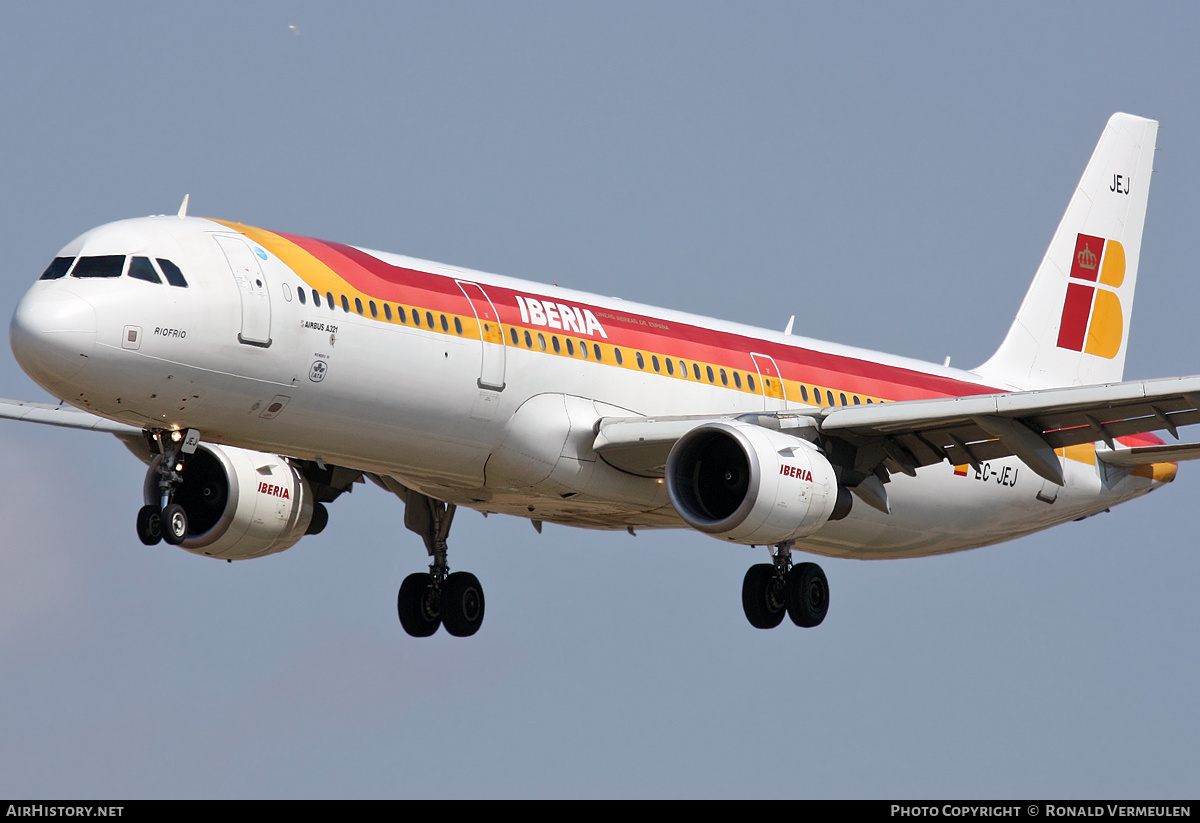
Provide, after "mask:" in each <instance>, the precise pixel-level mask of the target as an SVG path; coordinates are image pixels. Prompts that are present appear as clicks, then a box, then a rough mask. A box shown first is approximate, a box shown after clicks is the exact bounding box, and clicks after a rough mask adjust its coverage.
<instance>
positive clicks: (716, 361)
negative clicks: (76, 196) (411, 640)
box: [12, 217, 1173, 558]
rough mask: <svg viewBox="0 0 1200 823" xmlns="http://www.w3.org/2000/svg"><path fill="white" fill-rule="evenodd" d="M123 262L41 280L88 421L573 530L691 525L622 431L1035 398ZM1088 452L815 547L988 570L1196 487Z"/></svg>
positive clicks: (367, 276)
mask: <svg viewBox="0 0 1200 823" xmlns="http://www.w3.org/2000/svg"><path fill="white" fill-rule="evenodd" d="M105 255H110V256H120V255H124V256H126V257H127V260H126V263H125V267H126V268H125V273H122V274H121V275H120V276H108V277H87V278H81V277H76V276H62V277H58V278H56V279H45V280H40V281H39V282H38V283H36V284H35V285H34V286H33V288H31V289H30V291H29V293H28V294H27V295H26V296H25V298H24V299H23V300H22V302H21V304H20V306H19V307H18V309H17V311H16V314H15V316H14V319H13V326H12V342H13V348H14V351H15V353H16V355H17V357H18V359H19V360H20V362H21V365H22V366H23V367H24V368H25V370H26V371H27V372H28V373H29V374H30V375H31V376H32V377H33V378H34V379H35V380H37V381H38V382H39V383H40V384H41V385H42V386H43V387H45V388H46V389H47V390H48V391H50V392H52V393H53V394H55V395H56V396H58V397H60V398H62V399H63V400H65V401H67V402H68V403H71V404H73V405H75V406H78V407H80V408H84V409H87V410H89V411H91V412H94V413H96V414H98V415H101V416H103V417H106V418H110V419H113V420H118V421H121V422H125V423H129V424H131V425H134V426H137V427H144V428H156V429H187V428H194V429H198V430H199V431H200V432H202V435H203V438H204V440H205V441H208V442H212V443H218V444H227V445H232V446H238V447H242V448H247V449H254V450H258V451H263V452H272V453H278V454H280V455H284V456H287V457H293V458H302V459H309V460H317V459H319V460H321V461H323V462H324V463H327V464H332V465H341V466H345V467H348V468H353V469H357V470H362V471H366V472H370V473H373V474H376V475H380V476H388V477H393V478H395V479H397V480H399V481H400V482H401V483H403V484H404V485H405V486H408V487H409V488H413V489H416V490H418V491H420V492H422V493H424V494H426V495H428V496H430V497H434V498H437V499H442V500H446V501H449V502H454V503H457V504H459V505H466V506H469V507H472V508H475V509H479V510H481V511H489V512H504V513H509V514H514V515H517V516H522V517H527V518H531V519H535V520H545V521H551V522H561V523H565V524H568V525H577V526H586V527H596V528H621V529H624V528H626V527H629V526H646V527H681V526H683V525H684V523H683V521H682V520H680V518H679V516H678V515H677V514H676V512H675V510H674V508H673V507H672V505H671V502H670V500H669V499H668V496H667V493H666V490H665V488H664V484H663V483H662V481H661V478H660V477H653V476H650V477H641V476H635V475H633V474H629V473H626V472H623V471H619V470H618V469H616V468H614V467H612V466H610V465H609V464H607V463H606V462H604V460H603V459H602V458H600V457H599V456H598V455H597V454H596V453H595V452H594V451H593V450H592V443H593V441H594V439H595V435H596V430H595V426H596V424H597V421H598V420H599V419H600V418H614V417H633V416H651V417H657V416H668V415H704V414H729V413H736V412H755V411H764V410H766V411H772V410H778V409H782V408H785V407H786V408H810V407H821V406H829V405H851V404H856V403H866V402H868V401H869V402H884V401H891V400H909V399H920V398H925V397H942V396H956V395H966V394H981V393H988V392H993V391H997V390H1006V389H1012V388H1017V387H1013V386H989V385H986V384H984V383H983V382H982V380H981V378H980V377H979V376H978V375H976V374H973V373H971V372H965V371H960V370H955V369H949V368H943V367H939V366H936V365H931V364H927V363H920V362H916V361H912V360H907V359H904V358H898V357H892V356H887V355H880V354H876V353H872V352H866V351H862V350H858V349H853V348H850V347H845V346H838V345H834V344H828V343H821V342H818V341H814V340H809V339H805V338H801V337H793V336H790V335H782V334H779V333H773V332H767V331H763V330H760V329H753V328H749V327H744V326H739V325H735V324H730V323H723V322H720V321H714V320H709V319H707V318H700V317H694V316H689V315H685V314H681V313H678V312H670V311H665V310H659V309H654V308H650V307H646V306H641V305H637V304H632V303H625V302H623V301H620V300H615V299H609V298H601V297H597V296H595V295H590V294H585V293H581V292H575V291H571V290H568V289H560V288H557V287H550V286H543V285H538V284H533V283H527V282H523V281H518V280H514V279H511V278H506V277H501V276H496V275H488V274H483V273H479V272H474V271H466V270H460V269H455V268H452V267H448V266H444V265H440V264H435V263H429V262H427V261H419V260H414V259H411V258H406V257H401V256H397V255H389V254H383V253H379V252H364V251H362V250H358V249H349V247H340V246H337V245H336V244H322V243H320V242H319V241H312V240H310V239H308V238H294V237H290V236H287V235H279V234H274V233H271V232H264V231H262V230H259V229H252V228H250V227H243V226H236V227H235V226H233V225H231V224H224V223H219V222H215V221H209V220H203V219H199V218H178V217H156V218H142V219H136V220H128V221H123V222H120V223H114V224H110V225H108V226H103V227H101V228H99V229H95V230H93V231H91V232H89V233H87V234H85V235H83V236H82V237H81V238H79V239H78V240H76V241H74V242H73V243H72V244H70V245H69V246H67V247H66V248H65V249H64V250H63V251H62V252H61V253H60V257H78V256H84V257H100V256H105ZM136 257H142V258H145V259H148V260H156V261H162V260H165V261H171V262H173V263H174V264H175V265H177V266H178V269H179V270H180V271H181V272H182V274H183V276H184V277H185V278H186V281H187V286H186V287H183V286H178V285H171V284H169V283H165V282H163V283H154V282H148V281H146V280H142V279H136V278H134V277H131V276H130V274H129V273H128V270H129V268H130V266H131V265H132V264H131V263H130V262H129V261H130V260H132V259H133V258H136ZM164 265H165V264H162V263H160V264H159V270H160V272H162V271H164ZM302 297H303V300H302V299H301V298H302ZM330 297H332V298H333V305H332V306H330V305H329V302H330V301H329V298H330ZM314 298H315V299H314ZM318 299H319V301H320V304H319V305H318V304H317V303H316V300H318ZM356 300H357V301H358V303H357V304H356V302H355V301H356ZM343 306H346V307H347V308H343ZM414 314H416V315H417V320H418V321H419V322H414V316H413V315H414ZM401 316H403V318H404V319H403V321H402V320H401ZM431 322H432V327H431ZM584 347H586V357H585V356H584V353H583V352H582V351H581V349H582V348H584ZM618 353H619V357H620V362H619V363H618ZM597 355H599V357H597ZM668 363H669V364H670V366H669V368H668ZM710 369H711V370H712V371H711V372H710V371H709V370H710ZM1066 452H1067V453H1066V454H1065V457H1066V459H1065V460H1064V461H1063V470H1064V476H1065V479H1066V485H1065V486H1063V487H1061V488H1060V487H1058V486H1056V485H1054V484H1052V483H1049V482H1048V481H1046V480H1044V479H1043V478H1042V477H1040V476H1038V475H1037V474H1035V473H1034V472H1033V471H1031V470H1030V469H1028V468H1027V467H1026V466H1025V465H1024V464H1022V463H1021V461H1019V460H1018V459H1016V458H1006V459H1002V460H996V461H991V462H984V463H982V464H981V465H980V466H978V467H957V468H956V467H954V466H950V465H948V464H944V463H943V464H938V465H933V466H927V467H925V468H922V469H920V470H919V471H918V474H917V476H916V477H907V476H903V475H895V476H893V477H892V478H891V482H890V483H889V484H888V498H889V501H890V508H891V513H890V514H884V513H883V512H881V511H877V510H875V509H873V508H871V507H869V506H867V505H863V504H861V502H860V501H856V503H855V505H854V507H853V510H852V511H851V513H850V514H849V516H848V517H846V518H845V519H843V520H839V521H836V522H830V523H827V524H826V525H824V526H823V527H822V528H821V529H820V530H819V531H817V532H816V533H815V534H813V535H812V536H810V537H808V538H806V539H804V540H802V541H801V542H800V543H798V544H797V548H802V549H804V550H808V551H812V552H817V553H821V554H827V555H835V556H846V557H863V558H867V557H896V556H916V555H924V554H934V553H939V552H946V551H954V550H959V549H965V548H971V547H974V546H980V545H985V544H988V543H995V542H998V541H1002V540H1007V539H1010V538H1013V537H1017V536H1020V535H1022V534H1027V533H1030V532H1033V531H1037V530H1040V529H1043V528H1046V527H1048V526H1051V525H1054V524H1057V523H1061V522H1064V521H1067V520H1072V519H1075V518H1078V517H1082V516H1086V515H1088V514H1092V513H1095V512H1099V511H1102V510H1104V509H1106V508H1108V507H1109V506H1111V505H1113V504H1115V503H1118V502H1121V501H1124V500H1127V499H1130V498H1133V497H1136V496H1139V495H1142V494H1145V493H1146V492H1148V491H1150V490H1151V489H1153V488H1155V487H1156V486H1158V485H1160V484H1161V482H1163V481H1165V480H1169V479H1170V476H1168V475H1173V467H1172V468H1171V471H1169V472H1167V471H1164V470H1158V469H1157V468H1156V470H1150V469H1149V467H1147V468H1146V469H1139V470H1137V471H1132V472H1131V471H1122V472H1114V470H1112V469H1107V468H1106V467H1104V466H1103V465H1102V464H1099V463H1098V462H1097V461H1096V460H1095V458H1094V449H1093V448H1092V447H1090V446H1088V447H1073V448H1071V449H1068V450H1066Z"/></svg>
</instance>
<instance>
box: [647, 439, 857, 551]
mask: <svg viewBox="0 0 1200 823" xmlns="http://www.w3.org/2000/svg"><path fill="white" fill-rule="evenodd" d="M666 480H667V492H668V493H669V494H670V496H671V502H672V503H673V504H674V506H675V510H676V511H678V512H679V516H680V517H682V518H683V519H684V521H685V522H686V523H687V524H688V525H689V526H691V527H692V528H694V529H698V530H699V531H702V532H705V533H706V534H711V535H714V536H715V537H722V538H724V539H726V540H733V541H735V542H738V543H749V544H753V545H771V544H775V543H782V542H784V541H787V540H795V539H797V538H800V537H804V536H806V535H809V534H812V533H813V532H815V531H816V530H817V529H819V528H820V527H821V526H823V525H824V524H825V523H827V522H828V521H830V520H836V519H839V518H840V517H844V516H845V515H846V513H847V512H848V511H849V500H850V496H849V493H848V492H847V491H846V490H845V489H842V488H840V487H839V486H838V482H837V476H836V474H835V473H834V470H833V466H832V465H831V464H830V463H829V461H828V460H827V459H825V456H824V455H823V454H822V453H821V452H820V451H819V450H818V449H817V448H816V446H814V445H813V444H811V443H809V442H808V441H807V440H801V439H800V438H797V437H792V436H791V435H787V434H783V433H782V432H777V431H773V430H771V429H766V428H763V427H762V426H756V425H753V424H750V423H742V422H738V421H733V422H717V423H706V424H704V425H702V426H698V427H697V428H695V429H693V430H692V431H690V432H688V433H687V434H686V435H684V436H683V437H681V438H680V439H679V441H678V442H677V443H676V444H675V446H674V448H672V449H671V454H670V456H669V457H668V458H667V475H666ZM839 504H840V505H839Z"/></svg>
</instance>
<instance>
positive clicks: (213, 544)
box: [143, 445, 314, 560]
mask: <svg viewBox="0 0 1200 823" xmlns="http://www.w3.org/2000/svg"><path fill="white" fill-rule="evenodd" d="M161 460H162V457H161V456H159V457H156V458H155V459H154V462H153V463H151V464H150V471H149V472H147V473H146V482H145V485H144V487H143V496H144V498H145V501H146V502H147V503H153V504H155V505H157V504H158V503H159V502H160V501H159V491H158V473H157V471H156V469H157V468H158V464H159V461H161ZM171 499H172V502H174V503H179V504H180V505H182V506H183V509H184V511H185V512H187V517H188V535H187V539H185V540H184V541H183V543H182V544H181V548H184V549H187V550H188V551H190V552H194V553H196V554H202V555H205V556H208V557H219V558H222V559H229V560H245V559H248V558H251V557H262V556H263V555H266V554H273V553H275V552H281V551H283V550H284V549H288V548H291V547H292V546H294V545H296V541H297V540H299V539H300V538H301V537H303V536H304V534H305V532H306V531H307V530H308V524H309V523H310V522H311V520H312V513H313V502H314V501H313V493H312V489H311V488H310V487H309V485H308V482H307V481H306V480H305V479H304V477H303V476H301V474H300V472H299V471H297V470H296V468H295V467H294V466H293V465H292V464H291V463H289V462H288V461H287V460H285V459H284V458H282V457H280V456H279V455H275V454H263V453H262V452H254V451H248V450H246V449H238V448H234V447H232V446H211V445H201V446H200V447H198V448H197V449H196V452H195V454H192V455H190V456H189V457H188V458H187V465H186V467H185V469H184V471H183V483H182V484H180V486H179V487H178V488H176V490H175V493H174V495H173V497H172V498H171Z"/></svg>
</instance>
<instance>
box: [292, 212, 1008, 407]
mask: <svg viewBox="0 0 1200 823" xmlns="http://www.w3.org/2000/svg"><path fill="white" fill-rule="evenodd" d="M276 234H278V235H279V236H280V237H283V238H285V239H287V240H289V241H290V242H292V243H295V244H296V245H297V246H299V247H301V248H302V249H304V250H305V251H307V252H308V253H309V254H311V255H313V256H314V257H316V258H317V259H318V260H320V261H321V262H322V263H324V264H325V265H326V266H328V267H329V268H330V269H331V270H332V271H333V272H334V273H336V274H337V275H338V276H339V277H341V278H342V279H343V280H345V281H346V283H347V284H348V285H350V286H352V287H353V288H354V289H356V290H358V291H360V292H362V293H364V294H366V295H368V296H370V297H374V298H375V299H377V300H382V301H387V302H389V303H403V304H405V305H408V306H418V307H420V308H421V309H422V310H425V309H430V310H433V311H438V312H448V313H452V314H458V315H463V316H471V314H472V310H471V307H470V304H469V302H468V301H467V299H466V297H465V296H464V295H463V293H462V290H461V289H459V288H458V286H457V285H456V284H455V282H454V278H453V277H447V276H445V275H440V274H433V273H431V272H426V271H421V270H420V269H413V268H407V267H403V266H396V265H392V264H391V263H388V262H386V261H384V260H380V259H379V258H377V257H375V256H373V255H371V254H369V253H367V252H364V251H362V250H361V249H357V248H355V247H353V246H347V245H344V244H342V243H333V242H329V241H324V240H317V239H314V238H310V237H301V236H298V235H292V234H284V233H282V232H276ZM460 279H467V275H466V274H465V273H464V275H463V277H462V278H460ZM531 285H533V284H531ZM484 288H485V291H486V292H487V294H488V296H489V297H490V298H491V299H492V301H493V303H494V304H495V306H496V309H497V311H498V312H499V314H500V321H501V322H502V323H503V324H505V325H513V326H518V327H523V328H530V329H531V331H535V332H536V331H538V330H539V329H538V327H536V326H532V325H531V324H530V323H529V322H527V321H524V320H522V318H521V313H520V308H519V307H518V305H517V301H516V297H517V296H518V295H520V296H521V297H523V298H528V297H534V298H535V299H537V300H540V301H542V302H544V303H550V304H552V305H557V304H558V303H563V304H565V305H570V306H575V307H579V308H580V309H588V310H589V311H591V312H592V313H593V314H595V316H596V318H597V319H598V320H599V321H600V323H601V324H603V326H604V330H605V332H606V333H607V335H608V336H607V338H606V339H604V338H601V337H600V336H599V335H597V334H591V335H588V334H584V333H579V334H575V333H573V332H571V331H570V330H566V331H559V330H555V329H552V328H548V327H541V328H540V330H541V331H542V332H543V333H544V334H555V333H559V334H562V335H564V336H573V337H576V338H586V339H591V340H600V341H601V342H606V343H609V344H611V345H615V346H620V347H621V348H623V349H626V348H627V349H631V350H634V351H637V350H640V351H643V352H647V353H648V354H649V353H656V354H659V355H660V356H670V357H671V358H673V359H683V360H687V361H689V362H690V361H700V362H701V363H714V364H720V365H722V366H724V367H726V368H729V369H737V370H740V371H748V372H754V371H755V366H754V362H753V360H752V359H751V357H750V353H751V352H754V353H757V354H766V355H769V356H771V357H772V358H774V360H775V362H776V363H777V364H778V365H779V369H780V371H781V372H782V376H783V378H784V379H785V380H790V381H795V382H798V383H808V384H815V385H819V386H831V387H835V388H836V389H837V390H838V391H845V392H848V393H857V394H862V395H868V396H871V397H879V398H884V399H888V400H917V399H924V398H932V397H959V396H964V395H971V394H985V393H991V392H993V391H996V390H995V389H993V388H990V387H988V386H985V385H982V384H974V383H967V382H964V381H961V380H955V379H953V378H948V377H940V376H938V375H933V374H927V373H925V372H920V371H916V370H913V369H906V368H902V367H898V366H888V365H884V364H880V363H876V362H873V361H870V360H863V359H859V358H854V357H846V356H844V355H838V354H831V353H828V352H822V351H816V350H813V349H806V348H802V347H799V346H788V345H785V344H782V343H777V342H771V341H766V340H762V339H759V338H755V337H750V336H746V335H740V334H736V333H733V332H724V331H715V330H712V329H706V328H703V327H701V326H695V325H690V324H685V323H678V322H674V321H669V320H662V319H660V318H656V317H651V316H647V315H640V314H634V313H630V312H623V311H620V310H619V309H617V308H607V307H602V306H597V305H594V304H588V303H580V302H577V301H576V300H574V299H565V298H558V297H552V296H549V295H545V294H539V293H537V292H526V291H516V290H513V289H510V288H506V287H501V286H494V285H486V284H485V286H484ZM652 324H654V325H652ZM660 327H661V328H660ZM505 342H506V343H508V341H507V340H506V341H505ZM647 368H648V367H647ZM788 399H789V400H792V401H798V400H799V398H795V397H789V398H788Z"/></svg>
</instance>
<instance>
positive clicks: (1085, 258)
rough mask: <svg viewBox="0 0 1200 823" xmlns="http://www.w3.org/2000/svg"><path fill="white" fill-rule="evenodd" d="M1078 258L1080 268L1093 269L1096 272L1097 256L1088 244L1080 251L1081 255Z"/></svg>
mask: <svg viewBox="0 0 1200 823" xmlns="http://www.w3.org/2000/svg"><path fill="white" fill-rule="evenodd" d="M1076 258H1077V259H1078V261H1079V268H1081V269H1092V270H1093V271H1095V269H1096V255H1095V253H1093V252H1092V250H1091V249H1090V248H1089V247H1088V246H1087V245H1086V244H1084V247H1083V248H1082V249H1080V250H1079V254H1078V255H1076Z"/></svg>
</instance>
